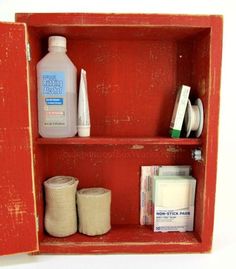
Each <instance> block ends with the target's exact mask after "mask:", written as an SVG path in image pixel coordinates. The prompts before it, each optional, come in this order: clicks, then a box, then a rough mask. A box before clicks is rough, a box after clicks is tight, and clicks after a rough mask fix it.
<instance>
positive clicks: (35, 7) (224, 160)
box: [0, 0, 236, 269]
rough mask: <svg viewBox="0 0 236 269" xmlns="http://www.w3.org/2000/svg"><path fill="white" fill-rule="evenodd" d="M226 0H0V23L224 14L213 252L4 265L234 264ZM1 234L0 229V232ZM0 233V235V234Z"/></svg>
mask: <svg viewBox="0 0 236 269" xmlns="http://www.w3.org/2000/svg"><path fill="white" fill-rule="evenodd" d="M234 2H235V1H234V0H232V1H230V0H224V1H222V0H221V1H220V0H215V1H213V0H198V1H195V0H172V1H171V0H165V1H160V0H155V1H154V0H145V1H141V0H136V1H131V0H130V1H129V0H126V1H125V0H119V1H118V0H117V1H115V0H109V1H105V0H102V1H99V0H97V1H92V0H84V1H82V0H81V1H72V0H66V1H60V0H57V1H53V0H51V1H49V0H47V1H45V0H41V1H30V0H22V1H19V0H18V1H17V0H0V21H14V14H15V13H16V12H100V13H101V12H117V13H177V14H222V15H224V40H223V62H222V81H221V108H220V128H219V157H218V177H217V193H216V212H215V213H216V214H215V229H214V241H213V250H212V253H210V254H188V255H186V254H178V255H173V254H172V255H167V254H165V255H122V256H120V255H97V256H95V255H94V256H93V255H89V256H86V255H83V256H81V255H69V256H63V255H40V256H29V255H13V256H5V257H0V267H1V266H3V267H5V266H6V267H7V268H49V266H50V267H52V268H54V267H55V268H58V269H59V268H66V267H68V268H114V269H115V268H137V269H138V268H144V267H145V268H165V269H167V268H183V267H184V268H188V267H191V268H193V269H194V268H201V269H202V268H208V269H209V268H222V267H224V268H227V269H229V268H236V265H235V262H234V256H236V210H235V206H236V201H235V200H236V199H235V197H236V179H235V176H236V173H235V171H234V168H235V167H236V158H235V154H236V139H235V135H236V127H235V125H236V118H235V116H236V113H235V109H236V105H235V104H236V87H235V76H236V68H235V64H236V30H235V27H236V2H235V3H234ZM0 233H1V231H0ZM0 236H1V235H0Z"/></svg>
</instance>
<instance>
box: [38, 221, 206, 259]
mask: <svg viewBox="0 0 236 269" xmlns="http://www.w3.org/2000/svg"><path fill="white" fill-rule="evenodd" d="M39 249H40V252H41V253H71V254H73V253H74V254H86V253H91V254H93V253H94V254H99V253H101V254H102V253H103V254H105V253H163V252H166V253H167V252H205V251H208V249H206V248H205V247H204V245H203V244H202V243H201V241H200V240H199V238H198V236H197V234H196V233H194V232H185V233H179V232H176V233H174V232H173V233H172V232H171V233H154V232H153V231H152V228H151V227H147V226H140V225H115V226H112V229H111V231H110V232H109V233H107V234H105V235H103V236H96V237H90V236H86V235H82V234H79V233H77V234H75V235H72V236H70V237H66V238H54V237H51V236H45V238H44V240H43V241H41V243H40V247H39Z"/></svg>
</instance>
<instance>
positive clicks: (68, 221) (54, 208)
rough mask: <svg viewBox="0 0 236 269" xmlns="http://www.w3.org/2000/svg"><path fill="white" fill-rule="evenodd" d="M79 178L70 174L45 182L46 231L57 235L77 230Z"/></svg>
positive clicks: (66, 234)
mask: <svg viewBox="0 0 236 269" xmlns="http://www.w3.org/2000/svg"><path fill="white" fill-rule="evenodd" d="M78 182H79V181H78V180H77V179H76V178H74V177H69V176H56V177H52V178H49V179H48V180H46V181H45V182H44V188H45V199H46V208H45V219H44V225H45V229H46V231H47V232H48V233H49V234H50V235H52V236H56V237H64V236H68V235H71V234H74V233H76V232H77V212H76V189H77V185H78Z"/></svg>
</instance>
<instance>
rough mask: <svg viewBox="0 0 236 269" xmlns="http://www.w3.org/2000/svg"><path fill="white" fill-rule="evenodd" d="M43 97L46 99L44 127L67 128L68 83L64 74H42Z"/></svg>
mask: <svg viewBox="0 0 236 269" xmlns="http://www.w3.org/2000/svg"><path fill="white" fill-rule="evenodd" d="M41 95H42V96H43V98H44V115H45V116H44V123H43V124H44V126H46V127H65V126H66V115H65V113H66V109H65V107H66V104H65V101H66V100H65V96H66V81H65V74H64V72H49V71H47V72H42V74H41Z"/></svg>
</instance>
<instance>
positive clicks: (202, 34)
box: [0, 14, 222, 254]
mask: <svg viewBox="0 0 236 269" xmlns="http://www.w3.org/2000/svg"><path fill="white" fill-rule="evenodd" d="M16 20H17V21H18V22H21V23H25V25H26V27H27V32H28V41H29V43H30V47H31V58H32V59H31V61H30V62H29V64H28V72H29V81H28V82H29V85H28V86H29V88H30V104H31V106H30V109H31V110H30V115H31V118H32V126H31V127H32V140H33V148H32V150H33V154H34V160H33V161H34V175H35V179H34V181H35V188H36V189H35V196H36V202H37V208H36V212H34V204H33V195H32V191H33V188H32V175H31V161H32V160H31V155H30V143H29V139H30V136H29V119H28V109H29V106H28V105H27V101H28V99H27V76H26V74H27V73H26V67H27V63H26V58H25V40H24V38H25V29H24V26H23V25H22V24H18V25H14V24H12V26H11V27H15V28H16V29H19V31H13V32H11V29H12V28H11V27H10V26H9V25H8V26H6V25H5V24H2V25H1V27H0V31H1V33H3V35H2V36H1V39H4V37H3V36H4V35H8V33H9V32H10V33H11V34H10V35H13V36H14V38H18V39H20V41H19V42H17V46H18V48H17V53H18V56H17V57H16V56H15V55H16V54H15V52H13V51H14V48H15V50H16V47H14V46H16V44H15V43H13V42H12V41H9V40H7V39H5V42H2V44H3V45H2V48H5V47H8V46H9V44H12V47H11V48H12V54H11V60H10V61H8V62H6V63H5V65H0V68H3V70H5V68H8V69H9V68H10V67H9V66H12V64H13V63H14V65H16V66H18V62H19V66H18V68H16V70H17V72H16V74H17V75H18V76H17V80H13V79H12V76H10V74H11V73H10V72H8V73H6V72H1V73H2V74H4V75H3V76H2V78H1V80H0V83H1V84H0V86H1V85H4V96H3V97H4V98H5V99H4V100H5V103H4V105H2V106H1V107H0V112H1V117H2V116H3V115H7V113H9V110H10V108H11V109H12V110H14V111H15V112H16V111H17V115H14V114H12V116H11V121H7V117H3V118H4V121H3V122H4V124H5V125H3V127H4V128H5V129H4V130H5V131H4V134H3V135H4V136H3V138H4V139H3V142H2V144H1V145H2V148H4V151H3V153H4V156H6V157H7V158H8V162H7V163H6V162H3V163H2V164H1V165H2V171H5V172H2V173H1V174H2V175H3V176H2V177H3V178H5V179H6V178H7V179H8V180H5V181H3V180H2V181H1V182H5V183H4V184H5V185H3V186H4V188H8V189H10V186H13V185H12V184H13V182H14V184H15V186H17V188H15V193H16V194H17V195H18V196H17V197H19V195H20V194H22V197H21V200H20V202H19V201H18V202H17V201H15V202H14V200H12V201H11V205H14V206H16V205H19V206H20V205H21V212H27V214H26V213H25V215H27V218H28V219H26V216H25V215H24V217H23V218H22V219H21V220H22V221H21V222H22V225H25V227H27V230H28V231H29V230H30V233H27V235H25V239H27V240H25V241H24V244H23V243H22V245H21V246H18V247H17V248H16V247H13V246H14V244H13V242H15V241H14V238H15V236H16V234H19V233H21V232H20V231H21V230H20V228H19V227H20V226H19V225H20V224H19V220H18V222H17V216H14V218H12V219H11V223H10V224H11V225H10V224H9V219H8V217H9V212H10V211H11V210H10V211H9V210H8V211H3V212H5V213H3V214H2V215H1V219H0V223H1V225H2V227H4V229H5V231H7V233H6V234H8V237H5V239H4V240H5V241H8V240H7V239H6V238H9V241H10V240H11V243H9V244H6V243H5V244H6V245H5V246H6V247H5V248H4V250H2V251H1V252H2V254H4V253H13V252H23V251H35V250H36V249H37V247H38V248H39V252H41V253H81V254H82V253H162V252H206V251H209V250H210V249H211V244H212V233H213V220H214V201H215V184H216V165H217V142H218V133H217V131H218V113H219V90H220V68H221V49H222V18H221V17H220V16H192V15H189V16H186V15H155V14H151V15H145V14H18V15H17V17H16ZM7 27H8V28H7ZM53 34H58V35H64V36H66V37H67V39H68V54H69V56H70V58H71V59H72V61H73V62H74V63H75V64H76V66H77V68H78V70H79V69H80V68H85V69H86V71H87V74H88V86H89V101H90V110H91V121H92V129H91V137H90V138H78V137H75V138H68V139H45V138H40V137H39V135H38V126H37V88H36V73H35V66H36V64H37V62H38V61H39V60H40V59H41V58H42V57H43V56H44V55H45V54H46V52H47V38H48V36H49V35H53ZM4 53H5V52H4V49H3V50H1V57H2V58H3V59H4V57H5V54H4ZM2 58H1V59H2ZM19 67H21V68H19ZM8 81H9V83H8ZM181 84H189V85H190V86H191V88H192V89H191V96H190V97H191V100H195V99H196V98H197V97H200V98H201V99H202V101H203V105H204V109H205V124H204V130H203V134H202V136H201V138H199V139H196V138H190V139H184V138H181V139H170V138H169V137H168V128H169V122H170V118H171V114H172V109H173V105H174V99H175V95H176V89H177V88H178V86H179V85H181ZM15 88H17V89H18V92H17V94H18V96H17V101H16V98H15ZM13 89H14V90H13ZM7 94H9V96H10V97H11V98H7V99H6V95H7ZM19 100H21V102H20V101H19ZM18 101H19V102H18ZM6 102H7V103H6ZM22 102H23V104H24V105H23V106H22ZM6 104H7V105H8V106H6ZM13 122H14V124H17V125H16V126H17V130H15V131H14V137H13V134H12V129H11V128H12V123H13ZM1 127H2V126H1ZM7 134H8V135H7ZM8 140H9V141H8ZM16 140H17V141H18V143H17V145H19V146H17V147H19V148H20V149H21V150H20V151H17V155H16V154H15V153H14V156H19V159H20V162H19V164H18V165H15V163H14V161H15V157H14V158H13V153H12V152H13V148H11V149H10V150H11V151H6V149H7V148H8V145H10V143H13V142H14V143H15V141H16ZM12 141H13V142H12ZM199 147H200V148H202V152H203V161H201V162H196V161H194V160H193V159H192V158H191V151H192V150H193V149H195V148H199ZM14 150H15V148H14ZM22 151H23V152H22ZM4 158H5V157H4ZM12 164H14V165H13V166H14V169H11V171H13V173H14V175H17V178H20V180H21V185H17V184H18V183H19V180H18V181H17V182H18V183H16V182H15V181H14V178H13V177H9V175H8V174H9V167H10V165H12ZM152 164H170V165H171V164H189V165H192V167H193V176H194V177H196V179H197V192H196V205H195V209H196V210H195V227H194V232H191V233H165V234H162V233H153V232H152V229H151V227H141V226H140V225H139V178H140V166H141V165H152ZM23 165H24V169H22V170H20V171H19V168H20V167H22V166H23ZM58 174H66V175H72V176H76V177H78V178H79V180H80V184H79V188H82V187H91V186H103V187H107V188H110V189H111V190H112V210H111V219H112V230H111V231H110V232H109V233H108V234H107V235H103V236H99V237H87V236H84V235H81V234H76V235H73V236H70V237H68V238H52V237H50V236H49V235H47V234H46V232H45V231H44V227H43V217H44V196H43V187H42V186H43V184H42V183H43V181H44V180H45V179H46V178H48V177H50V176H54V175H58ZM1 184H2V183H1ZM26 186H27V187H26ZM9 197H10V192H4V195H3V196H1V198H0V199H1V203H0V206H1V208H5V207H6V206H5V204H6V200H7V201H9V199H10V198H9ZM8 205H9V204H8ZM8 208H9V207H8ZM10 208H11V207H10ZM22 208H23V209H22ZM13 211H14V209H13ZM7 212H8V213H7ZM4 215H6V216H7V218H4V217H3V216H4ZM15 215H16V214H15ZM35 215H38V217H39V233H38V236H39V246H37V244H36V231H35ZM18 218H19V216H18ZM17 225H18V226H19V227H18V226H17ZM8 227H9V228H8Z"/></svg>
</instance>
